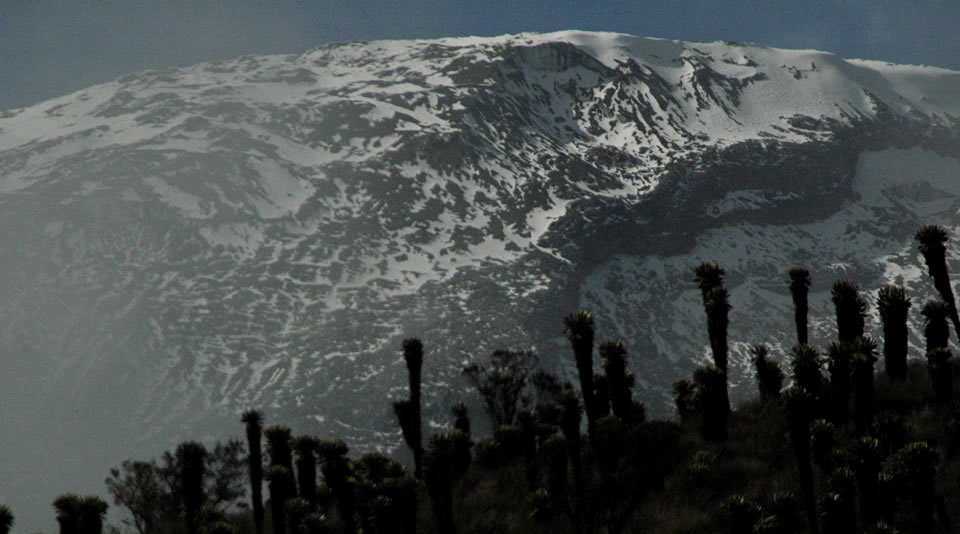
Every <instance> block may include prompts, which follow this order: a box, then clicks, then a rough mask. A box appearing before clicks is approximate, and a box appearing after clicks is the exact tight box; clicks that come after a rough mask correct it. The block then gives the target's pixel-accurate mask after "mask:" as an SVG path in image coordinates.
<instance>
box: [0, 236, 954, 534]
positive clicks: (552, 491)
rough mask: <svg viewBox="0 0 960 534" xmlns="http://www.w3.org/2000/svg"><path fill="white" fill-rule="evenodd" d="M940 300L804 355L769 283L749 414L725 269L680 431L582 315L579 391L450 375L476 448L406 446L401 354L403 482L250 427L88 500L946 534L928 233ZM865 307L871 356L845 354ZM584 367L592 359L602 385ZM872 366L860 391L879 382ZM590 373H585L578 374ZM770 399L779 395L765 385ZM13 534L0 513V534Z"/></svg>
mask: <svg viewBox="0 0 960 534" xmlns="http://www.w3.org/2000/svg"><path fill="white" fill-rule="evenodd" d="M916 240H917V242H918V243H919V248H920V251H921V252H922V253H923V256H924V259H925V261H926V266H927V269H928V272H929V274H930V277H931V279H932V281H933V285H934V287H935V288H936V290H937V293H938V294H939V297H940V298H939V299H936V300H932V301H930V302H926V303H923V304H922V305H916V306H914V303H912V302H911V299H910V297H909V296H908V295H907V294H906V292H905V291H904V290H903V288H902V287H898V286H893V285H888V286H884V287H881V288H880V289H879V291H878V292H877V294H876V296H866V295H864V294H862V293H861V292H860V291H859V288H858V287H857V285H856V284H855V283H853V282H852V281H849V280H839V281H837V282H836V283H835V284H834V285H833V288H832V300H833V304H834V306H835V310H836V325H837V338H836V340H835V341H834V342H832V343H831V344H830V345H829V346H827V347H813V346H811V345H809V344H808V336H807V312H808V307H807V294H808V290H809V287H810V284H811V279H810V274H809V272H808V271H807V270H806V269H804V268H802V267H797V268H794V269H791V270H790V271H789V272H788V273H785V274H786V276H785V283H786V284H789V289H790V292H791V295H792V297H793V302H794V309H795V316H794V319H795V324H796V339H797V344H796V346H795V347H794V348H793V350H792V353H791V358H790V361H789V368H787V369H784V368H782V367H781V365H780V364H779V363H778V362H777V361H775V360H773V359H771V358H770V354H769V350H768V349H767V347H766V346H764V345H755V346H753V348H752V354H753V363H754V365H755V369H756V380H757V397H756V398H755V399H754V400H752V401H749V402H746V403H744V404H743V405H741V406H739V407H737V408H732V407H731V405H730V400H729V395H728V393H727V360H728V344H727V326H728V317H729V312H730V304H729V294H728V291H727V289H726V288H725V287H724V284H723V278H724V271H723V269H722V268H721V267H720V266H719V265H717V264H715V263H704V264H701V265H699V266H697V267H696V268H695V269H694V271H693V277H694V279H695V281H696V283H697V284H698V285H699V288H700V290H701V294H702V299H703V307H704V311H705V317H706V328H707V332H708V334H709V340H710V347H711V349H712V353H713V360H714V361H713V364H712V365H709V366H702V367H699V368H698V369H696V371H695V372H694V373H693V375H692V376H691V377H690V379H684V380H679V381H677V382H676V383H675V384H674V385H673V393H674V401H675V405H676V411H677V415H678V417H677V419H676V420H669V421H659V420H648V419H647V417H646V414H645V410H644V406H643V404H642V403H641V402H638V401H637V400H635V399H634V398H633V395H632V388H633V385H634V377H633V375H632V374H630V373H629V372H628V371H627V369H628V368H629V365H628V358H629V356H628V350H627V347H625V346H624V345H623V344H621V343H619V342H617V341H604V342H602V343H597V340H596V339H595V332H594V323H593V318H592V316H591V315H590V313H589V312H587V311H582V310H581V311H575V312H572V313H570V314H569V315H568V316H567V317H566V318H565V319H564V321H563V326H564V332H565V334H566V336H567V338H568V340H569V342H570V347H571V352H572V356H573V358H574V361H575V363H576V368H577V371H578V375H579V380H578V383H577V384H570V383H564V382H562V381H560V380H559V379H558V378H557V377H556V376H554V375H552V374H550V373H547V372H544V371H542V370H540V369H539V368H538V360H537V357H536V355H535V354H533V353H531V352H528V351H507V350H504V351H497V352H494V353H493V354H492V355H491V357H490V359H489V361H488V362H486V363H485V364H473V365H470V366H468V367H467V368H465V369H464V377H465V379H466V380H467V382H468V383H470V384H471V385H472V386H474V388H475V389H476V390H477V391H478V393H479V395H480V400H481V403H482V406H483V408H484V412H485V416H486V417H489V418H490V421H491V422H492V423H493V426H494V428H495V430H494V432H493V435H492V436H486V437H480V436H475V435H474V434H473V432H472V430H471V428H472V425H471V419H470V416H471V414H469V413H468V410H467V406H466V404H464V403H458V404H457V405H455V406H452V407H451V408H450V415H449V417H450V419H449V429H448V430H447V431H443V432H438V433H435V434H433V435H430V436H424V435H423V422H422V416H421V410H422V406H421V402H422V401H421V388H422V384H421V370H422V367H423V365H424V364H427V365H429V358H427V357H425V352H424V345H423V343H422V342H421V341H420V340H419V339H416V338H410V339H407V340H405V341H404V342H403V357H404V360H405V362H406V365H407V370H408V377H409V395H408V397H407V398H405V399H402V400H398V401H396V402H394V403H393V411H394V413H395V414H396V418H397V422H398V424H399V427H400V429H401V431H402V435H403V439H404V442H405V443H406V445H407V447H408V448H409V449H410V451H411V453H412V458H413V462H412V466H413V469H412V471H410V470H408V469H407V468H405V467H404V466H403V465H402V464H400V463H398V462H397V461H396V460H394V459H391V458H389V457H387V456H385V455H383V454H379V453H367V454H363V455H360V456H359V457H352V456H350V455H349V448H348V445H347V444H346V443H344V442H343V441H340V440H337V439H326V440H321V439H317V438H315V437H312V436H306V435H294V434H293V433H292V431H291V429H290V428H288V427H285V426H282V425H273V426H266V427H265V419H264V415H263V414H262V413H261V412H260V411H258V410H249V411H247V412H245V413H244V414H243V415H242V418H241V423H242V424H243V426H244V429H245V431H246V443H243V442H241V441H237V440H230V441H227V442H225V443H217V444H214V445H213V446H212V447H210V448H208V447H206V446H204V445H203V444H200V443H198V442H193V441H190V442H185V443H182V444H180V445H179V446H178V447H177V448H176V450H175V451H174V452H168V453H165V454H163V455H162V456H161V458H159V459H158V460H150V461H132V460H128V461H125V462H123V463H122V464H121V465H120V466H118V467H117V468H115V469H113V470H112V471H111V473H110V476H109V477H108V478H107V480H106V485H107V489H108V492H109V494H110V496H111V497H112V500H113V504H114V505H116V506H117V507H120V508H122V509H124V513H123V514H122V515H123V517H125V518H126V520H125V521H124V524H125V526H124V527H123V528H122V529H120V530H121V531H123V530H127V531H135V532H138V533H140V534H162V533H174V532H177V533H179V532H186V533H188V534H200V533H205V534H230V533H235V534H239V533H244V534H247V533H256V534H263V533H270V534H287V533H289V534H315V533H324V534H326V533H348V534H354V533H361V532H362V533H364V534H384V533H401V534H403V533H406V534H413V533H416V532H422V533H440V534H452V533H454V532H457V533H510V532H550V533H552V534H560V533H609V534H616V533H622V532H658V533H664V532H675V533H695V532H729V533H731V534H766V533H784V534H787V533H795V534H799V533H812V534H820V533H850V534H852V533H859V532H872V533H893V532H903V533H912V532H934V533H936V532H943V533H946V532H952V531H953V528H954V525H955V524H956V523H957V521H958V520H960V488H958V479H960V409H958V408H960V404H958V399H960V397H958V394H957V387H958V383H960V380H958V379H957V375H958V371H957V367H956V366H954V365H953V363H952V359H951V352H950V349H949V338H950V332H951V327H952V330H953V332H954V334H955V335H957V336H958V339H960V318H958V313H957V308H956V303H955V299H954V295H953V291H952V289H951V284H950V279H949V273H948V271H947V265H946V253H945V243H946V241H947V236H946V233H945V232H944V230H943V229H942V228H940V227H938V226H926V227H924V228H922V229H921V230H920V231H919V232H918V233H917V235H916ZM870 306H876V307H877V309H878V311H879V316H880V318H881V321H882V323H883V324H882V331H883V339H882V340H876V339H873V338H870V337H868V336H865V335H864V327H865V318H866V316H867V314H866V312H867V309H868V307H870ZM918 312H919V313H921V314H922V315H923V318H924V331H923V332H922V334H923V338H924V339H925V342H926V347H925V351H926V353H925V362H923V360H922V359H916V358H915V359H913V360H912V361H911V360H908V343H907V339H908V326H907V324H908V323H907V319H908V317H909V314H910V313H918ZM595 356H596V357H597V358H596V359H598V360H599V366H598V365H597V362H596V361H595ZM881 358H882V361H883V363H882V365H881V366H880V370H879V372H878V369H877V367H878V366H877V363H878V362H879V361H880V359H881ZM598 368H599V369H602V371H600V372H597V369H598ZM786 383H789V384H790V385H789V387H787V388H786V389H784V385H785V384H786ZM53 507H54V511H55V512H56V514H57V520H58V522H59V524H60V532H61V533H62V534H99V533H101V532H103V530H104V526H103V518H104V516H105V512H106V510H107V503H106V502H105V501H104V500H103V499H101V498H99V497H96V496H92V495H90V496H80V495H72V494H68V495H62V496H60V497H58V498H57V500H56V501H54V503H53ZM13 522H14V516H13V513H11V511H10V510H9V509H7V508H6V507H3V506H0V534H5V533H6V532H8V531H9V530H10V528H11V525H12V524H13Z"/></svg>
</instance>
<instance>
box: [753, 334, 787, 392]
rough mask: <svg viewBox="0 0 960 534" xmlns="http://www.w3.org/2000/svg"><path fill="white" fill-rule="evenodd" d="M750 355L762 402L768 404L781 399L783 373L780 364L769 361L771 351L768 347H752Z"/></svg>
mask: <svg viewBox="0 0 960 534" xmlns="http://www.w3.org/2000/svg"><path fill="white" fill-rule="evenodd" d="M750 354H751V356H752V359H753V367H754V370H755V376H756V378H757V389H758V391H759V393H760V402H762V403H767V402H770V401H771V400H774V399H777V398H779V397H780V389H781V388H782V387H783V371H782V370H781V369H780V364H779V363H777V362H776V361H774V360H771V359H769V354H770V349H768V348H767V346H766V345H763V344H761V345H752V346H751V347H750Z"/></svg>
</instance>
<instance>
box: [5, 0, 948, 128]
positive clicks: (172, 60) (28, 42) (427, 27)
mask: <svg viewBox="0 0 960 534" xmlns="http://www.w3.org/2000/svg"><path fill="white" fill-rule="evenodd" d="M564 29H581V30H604V31H616V32H624V33H630V34H634V35H641V36H651V37H666V38H671V39H685V40H696V41H715V40H731V41H743V42H754V43H758V44H763V45H769V46H776V47H783V48H816V49H820V50H827V51H830V52H834V53H836V54H838V55H840V56H842V57H847V58H851V57H860V58H869V59H882V60H887V61H892V62H899V63H917V64H930V65H939V66H944V67H950V68H954V69H960V31H958V29H960V2H958V1H957V0H915V1H911V2H904V1H903V0H896V1H886V0H829V1H821V0H813V1H799V0H789V1H786V0H733V1H728V0H698V1H687V0H662V1H640V0H580V1H570V0H541V1H533V0H511V1H503V0H469V1H461V0H447V1H439V0H432V1H431V0H424V1H421V0H313V1H309V0H301V1H286V0H259V1H255V0H232V1H229V2H227V1H204V0H190V1H180V0H162V1H152V0H87V1H80V0H56V1H53V0H0V109H9V108H14V107H20V106H24V105H29V104H33V103H36V102H39V101H42V100H45V99H48V98H52V97H55V96H60V95H63V94H66V93H69V92H72V91H75V90H78V89H81V88H84V87H87V86H89V85H92V84H95V83H100V82H105V81H109V80H112V79H114V78H117V77H120V76H122V75H124V74H128V73H131V72H136V71H140V70H145V69H149V68H157V67H165V66H183V65H190V64H194V63H198V62H201V61H207V60H221V59H229V58H232V57H236V56H241V55H244V54H263V53H280V52H283V53H287V52H293V53H299V52H303V51H306V50H308V49H310V48H313V47H315V46H317V45H320V44H323V43H328V42H332V41H350V40H360V39H383V38H391V39H393V38H397V39H409V38H431V37H447V36H462V35H500V34H504V33H517V32H521V31H555V30H564Z"/></svg>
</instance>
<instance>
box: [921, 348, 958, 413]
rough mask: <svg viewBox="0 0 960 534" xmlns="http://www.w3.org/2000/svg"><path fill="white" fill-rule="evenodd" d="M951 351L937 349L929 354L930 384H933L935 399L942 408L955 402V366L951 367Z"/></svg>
mask: <svg viewBox="0 0 960 534" xmlns="http://www.w3.org/2000/svg"><path fill="white" fill-rule="evenodd" d="M951 356H952V354H950V350H949V349H946V348H943V347H937V348H935V349H933V350H931V351H929V352H927V366H928V369H929V372H930V383H931V384H933V393H934V398H935V399H936V402H937V404H939V405H940V406H947V405H949V404H950V403H951V402H952V401H953V366H952V365H950V358H951Z"/></svg>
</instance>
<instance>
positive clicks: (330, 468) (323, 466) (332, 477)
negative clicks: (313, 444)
mask: <svg viewBox="0 0 960 534" xmlns="http://www.w3.org/2000/svg"><path fill="white" fill-rule="evenodd" d="M349 450H350V449H349V448H348V447H347V444H346V443H344V442H343V441H341V440H339V439H327V440H323V441H321V442H320V443H318V444H317V456H318V457H319V462H320V471H321V472H322V473H323V479H324V481H325V482H326V484H327V486H328V487H329V488H330V491H331V492H332V493H333V496H334V498H335V499H336V501H337V514H338V515H339V516H340V521H341V522H342V523H343V528H344V531H345V532H347V533H348V534H353V533H354V532H356V531H357V522H356V518H355V511H356V503H355V502H354V496H353V488H352V487H351V485H350V477H351V476H353V473H352V468H351V464H350V462H349V461H348V460H347V452H349Z"/></svg>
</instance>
